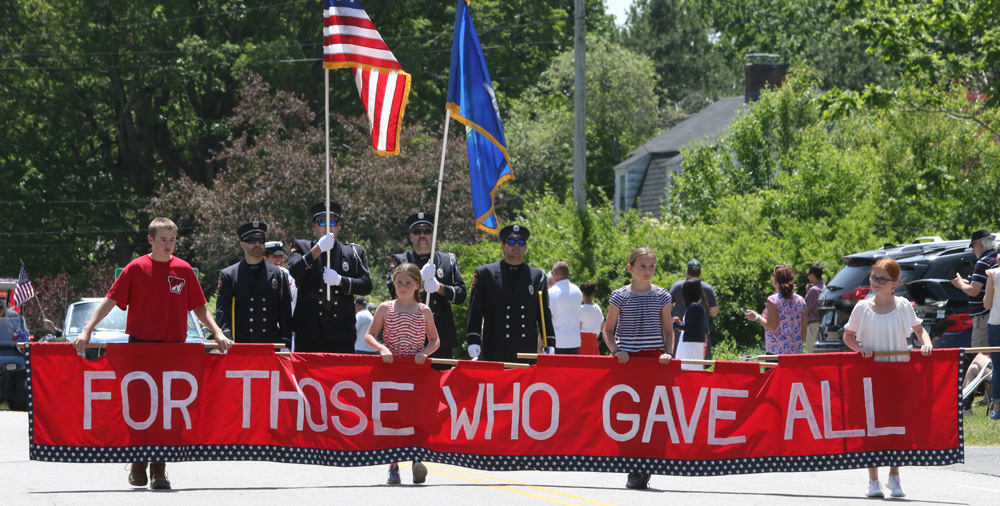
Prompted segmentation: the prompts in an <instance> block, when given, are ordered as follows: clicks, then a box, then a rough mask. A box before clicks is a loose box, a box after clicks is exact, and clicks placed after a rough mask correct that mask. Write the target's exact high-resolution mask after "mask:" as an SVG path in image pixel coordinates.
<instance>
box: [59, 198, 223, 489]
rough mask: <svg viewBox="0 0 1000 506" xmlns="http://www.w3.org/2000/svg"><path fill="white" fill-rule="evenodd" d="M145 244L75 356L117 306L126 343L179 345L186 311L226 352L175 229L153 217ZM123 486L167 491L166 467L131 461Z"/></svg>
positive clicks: (91, 323) (93, 319) (101, 306)
mask: <svg viewBox="0 0 1000 506" xmlns="http://www.w3.org/2000/svg"><path fill="white" fill-rule="evenodd" d="M146 239H147V240H148V241H149V244H150V246H152V251H151V252H150V253H149V254H148V255H143V256H141V257H139V258H136V259H135V260H132V261H131V262H129V264H128V265H126V266H125V269H123V270H122V273H121V274H120V275H119V276H118V278H117V279H115V282H114V284H113V285H111V289H110V290H108V294H107V295H106V296H105V297H104V300H102V301H101V303H100V304H98V306H97V309H95V310H94V314H93V315H92V316H91V317H90V321H88V322H87V324H86V325H84V326H83V330H81V331H80V335H79V336H77V338H76V339H75V340H74V341H73V346H74V347H75V348H76V349H77V350H80V351H83V350H84V349H86V348H87V343H89V342H90V337H91V334H92V333H93V332H94V328H95V327H96V326H97V324H98V323H100V322H101V320H103V319H104V317H106V316H108V313H110V312H111V309H112V308H113V307H115V306H118V307H119V308H120V309H122V310H123V311H124V310H126V309H127V310H128V317H127V320H126V322H125V332H126V333H127V334H128V335H129V338H128V342H130V343H183V342H184V341H185V340H186V339H187V320H188V316H187V314H188V311H194V314H195V316H197V317H198V319H199V320H201V322H202V323H203V324H204V325H205V326H207V327H208V328H209V329H211V331H212V335H213V336H214V337H215V342H216V343H217V344H218V345H219V349H220V350H222V351H226V350H228V349H229V348H230V347H231V346H232V345H233V342H232V341H231V340H230V339H229V338H228V337H226V336H225V334H223V333H222V329H220V328H219V326H218V325H216V324H215V320H213V319H212V318H211V317H210V316H209V314H208V309H207V308H206V307H205V302H206V301H205V293H204V292H203V291H202V290H201V285H199V284H198V276H197V275H195V273H194V269H192V268H191V265H190V264H188V263H187V262H185V261H184V260H181V259H180V258H177V257H175V256H174V255H173V253H174V247H175V246H176V244H177V225H175V224H174V222H173V221H171V220H169V219H167V218H156V219H154V220H153V221H152V222H151V223H150V224H149V235H148V236H147V237H146ZM147 466H148V467H149V476H148V478H147V476H146V468H147ZM128 482H129V484H130V485H132V486H134V487H144V486H146V483H147V482H148V483H149V488H151V489H154V490H164V489H169V488H170V480H168V479H167V464H166V463H165V462H153V463H149V462H134V463H132V466H131V468H130V471H129V475H128Z"/></svg>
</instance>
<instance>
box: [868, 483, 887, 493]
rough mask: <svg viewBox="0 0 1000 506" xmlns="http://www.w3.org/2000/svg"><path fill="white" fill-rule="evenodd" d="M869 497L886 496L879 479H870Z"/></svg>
mask: <svg viewBox="0 0 1000 506" xmlns="http://www.w3.org/2000/svg"><path fill="white" fill-rule="evenodd" d="M868 497H885V494H884V493H882V484H881V483H879V482H878V480H868Z"/></svg>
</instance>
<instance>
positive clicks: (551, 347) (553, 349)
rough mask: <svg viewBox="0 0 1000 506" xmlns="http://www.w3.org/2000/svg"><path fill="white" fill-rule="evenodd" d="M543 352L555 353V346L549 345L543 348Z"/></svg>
mask: <svg viewBox="0 0 1000 506" xmlns="http://www.w3.org/2000/svg"><path fill="white" fill-rule="evenodd" d="M545 353H548V354H549V355H555V354H556V347H555V346H549V347H548V348H545Z"/></svg>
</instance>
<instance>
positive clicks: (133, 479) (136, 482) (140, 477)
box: [128, 462, 147, 487]
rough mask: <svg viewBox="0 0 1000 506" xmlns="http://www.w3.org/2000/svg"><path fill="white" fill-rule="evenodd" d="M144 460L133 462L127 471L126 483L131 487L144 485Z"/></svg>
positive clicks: (145, 481)
mask: <svg viewBox="0 0 1000 506" xmlns="http://www.w3.org/2000/svg"><path fill="white" fill-rule="evenodd" d="M146 464H147V463H146V462H133V463H132V468H131V469H130V470H129V472H128V484H129V485H132V486H133V487H145V486H146V483H147V480H146Z"/></svg>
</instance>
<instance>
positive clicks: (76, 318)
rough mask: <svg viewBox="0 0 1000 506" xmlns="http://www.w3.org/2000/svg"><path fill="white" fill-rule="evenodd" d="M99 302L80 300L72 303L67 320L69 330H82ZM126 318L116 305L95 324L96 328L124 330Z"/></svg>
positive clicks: (74, 331)
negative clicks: (71, 309)
mask: <svg viewBox="0 0 1000 506" xmlns="http://www.w3.org/2000/svg"><path fill="white" fill-rule="evenodd" d="M99 304H100V302H81V303H79V304H75V305H73V311H72V313H71V315H70V320H69V329H68V331H69V332H72V333H76V332H80V331H81V330H83V327H84V325H86V324H87V322H88V321H90V317H91V316H93V315H94V311H96V310H97V306H98V305H99ZM127 319H128V316H127V314H126V313H125V311H122V310H121V309H118V306H115V307H113V308H111V312H110V313H108V316H107V317H105V318H104V319H103V320H101V322H100V323H98V324H97V328H96V330H111V331H117V332H125V322H126V320H127Z"/></svg>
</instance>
